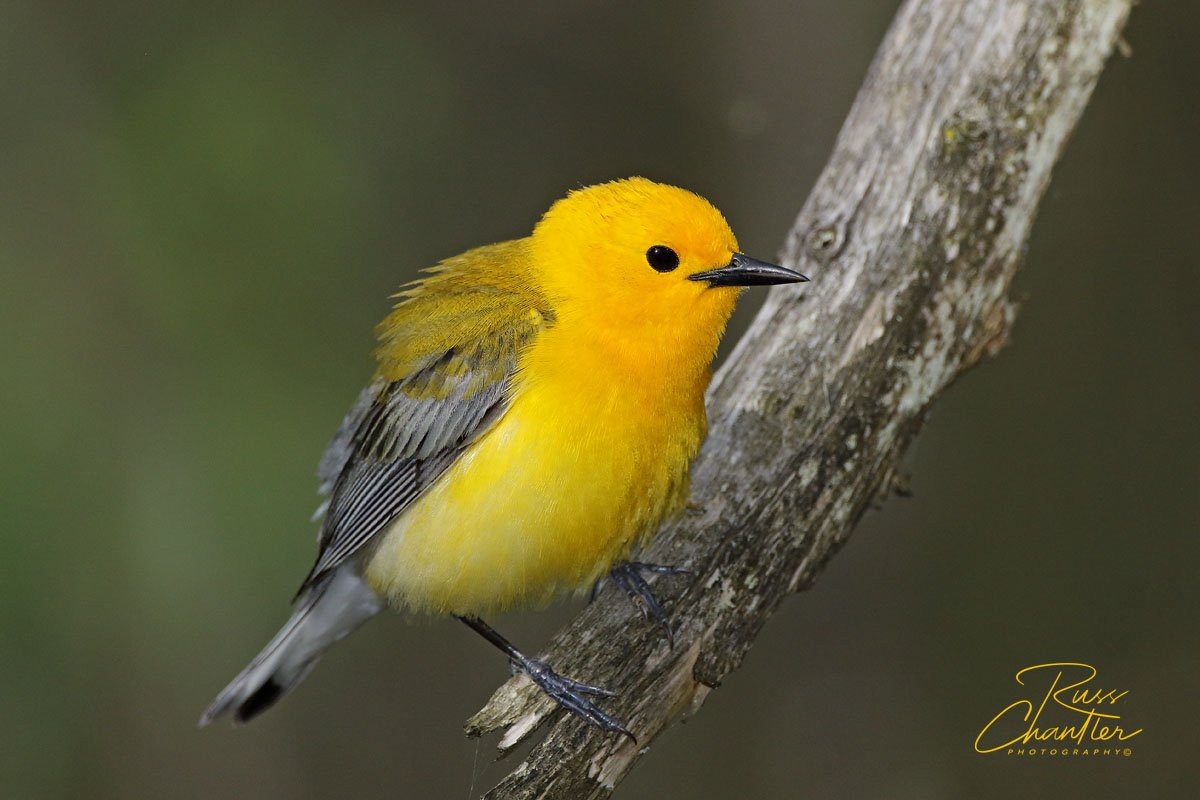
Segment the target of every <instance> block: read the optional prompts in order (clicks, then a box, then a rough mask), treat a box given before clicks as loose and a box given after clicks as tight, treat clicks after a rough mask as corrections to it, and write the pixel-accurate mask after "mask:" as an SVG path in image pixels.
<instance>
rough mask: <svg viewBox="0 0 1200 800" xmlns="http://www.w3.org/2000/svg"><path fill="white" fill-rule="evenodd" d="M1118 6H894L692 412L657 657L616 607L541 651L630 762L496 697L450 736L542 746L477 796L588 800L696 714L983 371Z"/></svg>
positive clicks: (537, 704)
mask: <svg viewBox="0 0 1200 800" xmlns="http://www.w3.org/2000/svg"><path fill="white" fill-rule="evenodd" d="M1130 6H1131V0H1004V1H1003V2H996V0H909V2H907V3H905V4H904V6H903V7H902V8H901V10H900V12H899V13H898V15H897V17H896V19H895V21H894V22H893V24H892V27H891V29H890V31H889V32H888V34H887V37H886V39H885V41H884V42H883V45H882V47H881V49H880V50H879V52H878V54H877V55H876V57H875V60H874V63H873V64H872V66H871V69H870V71H869V74H868V76H867V79H866V83H865V84H864V86H863V88H862V89H861V90H860V92H859V94H858V97H857V99H856V101H855V103H854V106H853V108H852V109H851V111H850V115H849V117H848V118H847V120H846V122H845V125H844V126H843V128H842V131H841V133H840V135H839V137H838V139H837V143H836V145H835V148H834V151H833V154H832V155H831V157H830V160H829V163H828V165H827V166H826V168H825V170H824V172H823V174H822V175H821V177H820V179H819V180H818V181H817V184H816V186H815V187H814V189H813V191H812V194H811V195H810V197H809V198H808V201H807V203H806V204H805V206H804V208H803V210H802V211H801V212H800V215H799V217H798V218H797V219H796V223H795V226H794V227H793V228H792V230H791V232H790V234H789V235H788V238H787V243H786V247H785V256H784V259H783V262H784V264H785V265H787V266H789V267H793V268H795V269H798V270H800V271H801V272H804V273H805V274H807V275H809V276H810V277H811V278H812V279H813V280H812V283H810V284H807V285H805V286H804V287H803V288H802V289H801V290H799V291H797V290H796V289H795V288H786V289H783V290H778V289H777V290H773V291H772V293H771V294H770V295H769V297H768V299H767V302H766V305H765V306H764V307H763V309H762V311H761V312H760V314H759V315H758V317H757V318H756V319H755V321H754V323H753V325H752V326H751V328H750V331H749V332H748V333H747V334H746V336H745V337H744V338H743V339H742V341H741V342H740V343H739V345H738V346H737V348H736V349H735V351H734V352H733V354H732V355H731V356H730V358H729V361H728V363H727V364H726V365H725V367H724V368H723V369H722V370H721V371H720V372H719V374H718V375H717V376H716V378H715V379H714V381H713V384H712V387H711V388H710V390H709V416H710V419H711V421H712V425H711V430H710V433H709V437H708V441H707V442H706V444H705V447H704V449H703V451H702V452H701V455H700V457H699V459H698V460H697V462H696V464H695V467H694V469H693V492H692V497H693V502H694V503H696V504H697V507H696V508H695V509H694V510H693V512H692V513H689V514H686V515H684V516H683V517H682V518H681V519H678V520H676V521H674V522H673V523H672V524H670V525H669V526H667V527H666V528H665V529H664V530H663V531H662V532H661V533H660V534H659V536H658V537H657V539H656V540H655V541H654V543H653V545H652V547H651V548H650V551H649V552H648V553H647V554H646V555H645V559H646V560H648V561H653V562H656V563H664V564H674V565H681V566H686V567H688V568H690V569H692V570H694V571H695V575H694V576H685V577H680V576H673V577H661V578H659V580H658V581H657V584H656V585H657V587H658V588H657V591H658V593H659V594H660V595H663V596H665V598H666V600H667V605H668V609H669V611H670V612H671V615H672V621H673V623H674V625H675V626H676V628H677V634H676V641H675V644H674V646H673V647H670V646H668V642H667V640H666V637H665V636H664V635H663V634H662V632H661V631H660V630H658V629H656V628H655V627H654V626H653V625H651V624H649V623H647V622H646V621H644V620H642V619H641V617H640V616H639V615H638V613H637V612H636V610H635V609H634V608H633V606H632V605H631V604H630V603H629V601H628V600H627V599H626V598H625V597H623V596H621V595H620V593H619V592H612V591H609V592H605V593H604V594H602V596H601V598H600V599H599V600H597V602H595V603H593V604H592V605H590V606H589V607H587V608H586V609H585V610H584V611H583V612H582V613H581V614H579V616H578V617H577V618H576V619H575V620H574V621H572V622H571V623H570V624H569V625H567V627H565V628H564V629H563V630H562V631H560V632H559V634H558V635H557V636H556V637H555V638H554V639H553V641H552V642H551V643H550V645H549V647H548V649H547V650H546V651H545V653H544V657H545V658H546V659H547V660H548V661H549V662H550V663H551V664H553V665H554V666H555V668H556V669H558V670H559V671H560V672H561V673H563V674H566V675H571V676H574V677H577V678H580V679H582V680H586V681H588V682H591V683H596V684H599V685H602V686H606V687H608V688H610V689H613V690H615V691H617V692H618V693H619V696H618V697H616V698H612V699H602V700H601V701H600V704H601V705H602V707H603V708H604V710H605V711H606V712H608V713H610V714H612V715H613V716H615V717H616V718H618V719H620V720H622V721H624V722H626V724H627V725H628V726H629V728H630V729H631V730H632V732H633V733H634V734H635V735H636V736H637V739H638V742H639V745H636V746H635V745H634V744H632V743H631V742H629V741H628V740H626V739H624V738H623V737H619V736H613V735H608V734H604V733H602V732H600V731H599V730H596V729H593V728H590V727H589V726H587V725H586V724H584V723H583V722H581V721H580V720H578V719H575V718H573V717H570V716H566V715H562V714H561V712H559V711H557V710H556V709H555V708H554V706H553V705H552V704H551V702H550V701H549V700H547V699H546V698H545V697H544V696H542V695H541V694H540V693H539V692H538V691H537V690H536V689H535V688H533V686H532V685H531V684H530V683H529V681H528V680H527V679H525V678H523V677H516V678H513V679H512V680H510V681H508V683H506V684H505V685H504V686H503V687H501V688H500V689H499V690H498V691H497V692H496V694H495V695H494V696H493V697H492V699H491V700H490V701H489V702H488V704H487V706H486V707H485V708H484V709H483V710H482V711H480V712H479V713H478V714H476V715H475V716H474V717H472V719H471V720H469V721H468V724H467V731H468V733H469V734H470V735H473V736H477V735H480V734H482V733H485V732H488V731H494V730H500V729H506V732H505V734H504V736H503V737H502V739H501V741H500V744H499V747H500V749H501V750H502V751H506V750H508V749H510V748H512V747H513V746H515V745H516V744H517V743H519V742H520V741H522V740H523V739H524V738H525V737H527V736H529V735H531V733H532V732H533V731H534V729H535V728H537V727H538V726H539V724H541V723H542V722H544V721H548V720H553V724H550V725H549V726H548V730H547V732H546V736H545V738H544V739H543V740H542V741H541V742H540V743H539V744H537V745H536V746H535V747H534V748H533V750H532V751H531V752H530V753H529V755H528V756H527V757H526V759H525V760H524V761H523V762H522V763H521V764H520V765H519V766H517V767H516V769H515V770H514V771H513V772H512V773H511V774H510V775H509V776H508V777H507V778H505V779H504V781H502V782H501V783H500V784H499V785H498V786H497V787H495V788H494V789H492V790H491V791H490V792H489V793H488V794H487V795H486V796H487V797H489V798H568V797H570V798H578V797H605V796H607V795H608V794H609V793H610V792H611V791H612V789H613V787H614V786H616V784H617V783H618V782H619V781H620V780H621V778H622V777H624V776H625V774H626V773H627V772H628V771H629V769H630V767H632V765H633V764H634V762H635V761H636V760H637V759H638V758H639V757H640V756H641V755H643V754H644V753H645V752H646V749H645V748H646V747H647V745H649V744H650V743H651V742H653V740H654V738H655V736H657V735H658V734H659V733H660V732H661V731H662V730H663V729H664V728H665V727H667V726H668V725H670V724H671V723H673V722H675V721H677V720H679V719H680V718H682V717H684V716H687V715H689V714H693V713H695V712H696V711H697V710H698V709H699V708H700V706H701V705H702V703H703V702H704V699H705V697H706V696H707V695H708V693H709V692H710V691H711V690H712V689H713V688H714V687H716V686H718V685H719V684H720V682H721V680H722V678H724V677H725V675H727V674H728V673H729V672H730V671H731V670H733V669H735V668H737V666H738V665H739V664H740V663H741V660H742V658H743V656H744V655H745V653H746V651H747V650H748V649H749V648H750V646H751V645H752V644H753V642H754V640H755V638H756V637H757V636H758V633H759V631H760V630H761V629H762V626H763V624H764V623H765V622H766V620H767V618H768V617H769V616H770V615H771V613H772V612H773V611H774V610H775V609H776V608H777V607H778V605H779V604H780V602H781V601H782V600H783V599H784V598H785V597H786V596H788V595H789V594H791V593H792V592H795V591H797V590H800V589H804V588H805V587H807V586H809V585H810V584H811V583H812V582H813V580H814V578H815V577H816V575H817V574H818V572H820V570H821V568H822V567H823V565H824V564H825V562H826V561H827V560H828V559H829V558H830V557H831V556H832V555H833V554H834V553H835V552H837V550H838V548H839V547H840V546H841V545H842V543H843V542H844V541H845V540H846V538H847V537H848V536H849V535H850V532H851V530H852V529H853V527H854V525H855V523H856V522H857V521H858V519H859V518H860V517H861V516H862V514H863V512H864V511H865V510H866V509H867V508H868V507H870V506H872V505H873V504H876V503H878V502H880V501H881V500H882V499H884V498H886V497H887V496H888V495H889V494H891V493H893V492H895V491H897V489H899V488H902V483H903V481H902V480H899V479H898V477H897V464H898V462H899V460H900V458H901V456H902V455H903V453H904V451H905V449H906V447H907V446H908V445H909V443H910V442H911V441H912V439H913V437H914V436H915V435H916V434H917V432H918V430H919V429H920V428H921V425H922V421H923V419H924V417H925V413H926V410H927V409H928V407H929V405H930V403H931V402H932V401H933V400H934V398H936V397H937V396H938V394H939V393H940V392H941V391H943V390H944V389H945V388H946V387H947V386H948V385H949V384H950V383H951V382H952V381H953V380H954V379H955V377H957V376H958V375H959V374H960V373H962V372H963V371H964V370H966V369H967V368H968V367H970V366H972V365H973V364H975V363H977V362H978V361H979V360H980V359H981V358H983V357H984V356H988V355H991V354H993V353H995V352H996V351H997V350H998V349H999V348H1001V347H1002V346H1003V345H1004V343H1005V341H1006V338H1007V336H1008V332H1009V329H1010V326H1011V325H1012V323H1013V319H1014V313H1015V306H1014V304H1013V303H1012V301H1011V300H1010V299H1009V298H1008V295H1007V292H1008V287H1009V284H1010V281H1011V280H1012V277H1013V274H1014V272H1015V271H1016V269H1017V267H1018V265H1019V264H1020V262H1021V259H1022V254H1023V251H1024V247H1025V242H1026V240H1027V238H1028V235H1029V229H1030V226H1031V224H1032V222H1033V219H1034V214H1035V211H1036V208H1037V203H1038V200H1039V199H1040V198H1041V196H1042V193H1043V192H1044V190H1045V188H1046V185H1047V183H1048V181H1049V179H1050V171H1051V168H1052V166H1053V165H1054V163H1055V161H1056V160H1057V159H1058V157H1059V155H1060V153H1061V152H1062V149H1063V146H1064V145H1065V143H1066V141H1067V138H1068V136H1069V134H1070V132H1071V130H1072V129H1073V128H1074V126H1075V125H1076V123H1077V122H1078V120H1079V118H1080V115H1081V114H1082V112H1083V109H1084V106H1085V104H1086V103H1087V100H1088V97H1089V96H1090V94H1091V92H1092V89H1093V87H1094V86H1095V84H1096V81H1097V79H1098V78H1099V76H1100V72H1101V70H1102V69H1103V66H1104V63H1105V61H1106V59H1107V58H1108V57H1109V55H1110V54H1111V52H1112V50H1113V48H1114V47H1120V46H1122V45H1123V43H1122V42H1121V41H1120V39H1119V37H1120V31H1121V29H1122V27H1123V25H1124V23H1125V21H1126V19H1127V17H1128V14H1129V11H1130Z"/></svg>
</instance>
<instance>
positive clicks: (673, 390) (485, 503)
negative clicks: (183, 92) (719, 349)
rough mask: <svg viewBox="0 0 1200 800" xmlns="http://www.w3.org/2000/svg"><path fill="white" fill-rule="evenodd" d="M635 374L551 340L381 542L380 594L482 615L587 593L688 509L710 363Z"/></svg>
mask: <svg viewBox="0 0 1200 800" xmlns="http://www.w3.org/2000/svg"><path fill="white" fill-rule="evenodd" d="M645 366H646V368H647V369H654V365H653V364H647V365H645ZM637 372H638V369H637V368H636V366H635V365H630V364H628V363H619V361H615V360H614V354H612V353H606V352H595V351H591V354H590V355H582V354H581V351H580V349H579V348H578V347H576V346H573V343H572V342H570V341H567V340H566V339H565V338H564V337H559V336H556V335H555V333H554V331H553V330H552V331H548V332H547V333H546V334H545V335H544V336H543V337H542V338H541V340H539V342H538V345H537V347H535V348H533V349H532V350H531V352H530V353H529V354H527V356H526V358H525V359H523V362H522V365H521V369H520V370H519V371H518V381H517V385H516V386H515V391H514V393H513V400H512V403H511V405H510V407H509V408H508V410H507V412H506V413H505V415H504V416H503V417H502V418H501V419H500V420H499V421H498V422H497V423H496V425H495V427H493V428H492V429H491V430H490V431H489V432H488V433H487V434H486V435H485V436H483V437H482V438H481V439H480V440H478V441H477V442H475V443H474V445H472V446H471V448H470V449H469V450H468V451H467V452H466V453H464V454H463V456H462V457H460V458H459V460H458V461H457V462H455V464H454V465H453V466H451V467H450V469H449V470H447V472H446V473H445V474H444V475H443V476H442V477H441V478H440V479H439V480H438V481H437V482H436V483H435V484H434V485H433V486H431V487H430V488H429V489H428V490H427V491H426V492H425V494H424V495H422V496H421V497H420V498H419V499H418V500H416V501H415V502H414V503H413V504H412V505H411V506H410V507H409V508H408V509H407V510H405V512H404V513H403V514H402V515H401V516H400V517H399V518H398V519H397V520H396V521H395V522H394V523H393V524H392V526H391V527H390V528H389V529H388V530H387V531H386V532H385V533H384V534H382V535H381V536H380V542H379V544H378V545H377V547H376V548H375V549H374V551H373V552H372V554H371V555H370V557H369V560H368V563H367V569H366V574H367V578H368V580H369V581H370V583H371V586H372V587H373V588H374V589H375V590H376V591H378V592H380V593H382V594H385V595H387V596H388V597H389V598H390V599H391V601H392V603H393V604H394V605H396V606H398V607H404V608H408V609H412V610H420V611H429V612H452V613H458V614H477V615H485V614H487V613H489V612H491V611H494V610H497V609H502V608H506V607H509V606H513V605H528V604H538V603H544V602H547V601H548V600H550V599H551V598H552V597H553V595H554V594H555V593H557V592H560V591H563V590H582V589H586V588H588V587H590V586H591V584H592V582H594V581H595V580H596V579H597V578H598V577H600V576H601V575H603V574H604V573H605V572H607V570H608V569H609V567H610V566H611V565H612V564H613V562H614V561H616V560H618V559H621V558H623V557H624V556H625V555H626V554H628V552H629V550H630V549H631V547H633V546H634V545H635V544H637V543H638V542H639V541H641V540H643V539H644V538H645V537H648V536H649V535H651V534H653V533H654V531H655V530H656V529H657V528H658V526H659V524H660V522H661V521H662V518H663V517H664V516H665V515H667V514H668V513H670V512H671V511H673V510H675V509H677V508H679V507H681V506H682V505H683V503H684V502H685V501H686V499H687V475H688V467H689V464H690V462H691V460H692V458H693V457H694V456H695V454H696V452H697V450H698V449H699V446H700V442H701V441H702V439H703V438H704V432H705V418H704V404H703V392H704V388H705V386H706V385H707V382H708V372H707V368H706V367H705V368H704V369H703V370H691V371H688V372H680V373H679V374H677V375H675V377H674V378H673V379H671V380H665V379H664V378H663V376H662V375H661V374H660V375H656V376H649V375H639V374H637ZM677 372H678V371H677Z"/></svg>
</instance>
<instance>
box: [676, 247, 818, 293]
mask: <svg viewBox="0 0 1200 800" xmlns="http://www.w3.org/2000/svg"><path fill="white" fill-rule="evenodd" d="M688 280H690V281H708V285H709V286H771V285H774V284H776V283H803V282H804V281H806V280H808V278H806V277H804V276H803V275H801V274H800V273H799V272H793V271H792V270H790V269H787V268H786V267H779V266H776V265H775V264H768V263H767V262H766V261H759V260H758V259H756V258H751V257H750V256H744V255H742V254H741V253H734V254H733V258H731V259H730V260H729V264H728V265H727V266H724V267H718V268H717V269H710V270H708V271H706V272H697V273H696V274H695V275H688Z"/></svg>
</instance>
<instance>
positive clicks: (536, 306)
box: [297, 274, 553, 596]
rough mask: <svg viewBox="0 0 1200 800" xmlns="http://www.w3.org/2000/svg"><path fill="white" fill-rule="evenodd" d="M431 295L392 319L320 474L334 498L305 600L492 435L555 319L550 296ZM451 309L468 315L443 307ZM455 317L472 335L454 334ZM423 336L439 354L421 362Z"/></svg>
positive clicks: (421, 294)
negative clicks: (524, 363) (374, 371)
mask: <svg viewBox="0 0 1200 800" xmlns="http://www.w3.org/2000/svg"><path fill="white" fill-rule="evenodd" d="M434 277H435V278H441V276H439V275H436V274H435V276H434ZM431 281H432V279H431ZM427 282H430V281H427ZM422 288H423V287H418V288H417V289H415V290H410V292H409V294H408V295H407V296H406V297H405V298H404V299H403V300H402V302H401V303H400V304H399V305H397V307H396V311H395V312H393V315H392V317H389V320H388V321H387V322H385V325H386V326H387V327H386V329H384V335H383V337H382V338H383V339H384V344H383V346H381V348H380V360H381V366H380V372H379V376H378V377H377V378H376V379H375V380H374V381H373V382H372V383H371V384H370V385H369V386H367V387H366V388H365V389H364V390H363V391H362V392H361V393H360V394H359V396H358V399H357V400H356V402H355V403H354V406H353V407H352V408H351V410H350V413H349V414H347V415H346V418H345V419H344V420H343V421H342V425H341V426H340V427H339V428H338V431H337V433H336V434H335V435H334V437H333V440H332V441H331V442H330V444H329V447H328V448H327V449H326V451H325V455H324V456H323V457H322V459H321V463H320V466H319V467H318V470H317V475H318V478H319V480H320V489H321V493H322V494H326V495H328V498H329V499H328V500H327V502H326V504H325V505H324V506H323V507H322V510H323V511H324V520H323V523H322V526H321V533H320V536H319V539H318V544H319V552H318V555H317V559H316V563H315V564H314V565H313V568H312V570H311V572H310V573H309V575H308V577H307V578H305V580H304V583H303V584H302V586H301V588H300V592H298V593H297V596H299V594H301V593H303V592H304V590H305V589H307V588H309V587H310V586H312V585H313V584H314V583H316V582H317V581H318V580H319V579H320V578H321V576H323V575H325V574H327V573H328V572H329V571H330V570H333V569H335V568H337V567H338V566H339V565H340V564H342V563H343V562H344V561H346V559H348V558H350V557H352V556H353V555H354V554H355V553H357V552H358V551H359V550H361V549H362V548H363V546H364V545H366V544H367V543H368V542H370V541H371V539H372V538H373V537H375V536H376V535H377V534H378V533H380V532H381V531H383V530H385V529H386V528H387V527H388V525H389V524H390V523H391V522H392V520H394V519H395V518H396V517H397V516H398V515H399V514H400V513H401V512H403V510H404V509H405V508H406V507H407V506H408V504H409V503H411V502H412V501H413V500H415V499H416V498H417V497H418V496H420V494H421V492H422V491H424V490H425V489H426V488H427V487H428V486H429V485H430V484H432V483H433V482H434V481H435V480H437V478H438V477H439V476H440V475H442V473H444V472H445V471H446V469H448V468H449V467H450V465H451V464H453V463H454V461H455V460H456V459H457V458H458V457H459V455H461V454H462V452H463V451H464V450H465V449H466V448H467V447H469V446H470V444H471V443H472V442H473V441H475V440H476V439H477V438H478V437H479V436H481V435H482V434H483V433H485V432H486V431H487V430H488V429H489V428H491V426H492V425H493V424H494V423H495V421H496V420H497V419H499V417H500V416H501V415H502V414H503V412H504V410H505V409H506V408H507V407H508V402H509V400H510V397H509V390H510V387H511V378H512V375H513V373H514V371H515V370H516V366H517V359H518V357H519V354H520V352H521V350H522V349H523V348H525V347H526V346H528V345H529V343H530V342H532V341H533V340H534V338H535V337H536V336H537V334H538V333H539V332H540V331H541V330H542V329H543V328H544V327H545V326H546V325H548V324H549V323H550V322H551V321H552V320H553V315H552V313H551V312H550V311H549V307H548V305H547V304H545V302H544V299H543V298H541V297H540V295H537V294H534V293H530V292H528V291H509V292H504V291H498V290H497V288H496V287H495V286H488V285H485V286H481V287H479V288H478V290H477V291H471V288H470V287H469V286H455V287H453V292H451V293H450V294H449V295H447V294H442V293H438V294H434V292H432V291H427V292H426V291H422V290H421V289H422ZM430 299H436V300H437V301H438V302H437V303H436V304H432V303H429V302H428V300H430ZM447 302H451V303H455V304H457V305H459V306H460V308H458V309H446V308H444V307H435V306H443V305H444V304H445V303H447ZM456 312H457V313H456ZM447 318H449V319H452V320H457V321H458V323H459V324H458V327H460V328H461V329H462V331H463V334H464V335H462V336H459V337H457V338H455V337H454V336H452V335H448V333H447ZM468 322H469V323H470V324H467V323H468ZM434 328H436V330H433V329H434ZM422 337H424V338H425V339H426V340H432V341H434V342H435V343H436V345H437V347H436V348H426V349H425V353H424V354H422V355H418V356H415V357H414V356H413V352H414V351H415V352H418V353H419V352H420V350H421V349H422V348H421V343H422ZM389 347H390V348H392V349H391V350H389ZM396 350H399V355H397V353H396V352H395V351H396ZM401 356H402V357H401ZM397 362H400V363H401V364H402V366H400V367H398V366H397ZM318 513H320V511H318Z"/></svg>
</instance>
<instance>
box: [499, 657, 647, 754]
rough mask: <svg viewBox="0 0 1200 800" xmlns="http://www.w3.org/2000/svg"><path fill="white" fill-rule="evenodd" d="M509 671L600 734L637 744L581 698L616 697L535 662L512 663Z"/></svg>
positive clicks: (630, 735) (611, 720)
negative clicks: (591, 725)
mask: <svg viewBox="0 0 1200 800" xmlns="http://www.w3.org/2000/svg"><path fill="white" fill-rule="evenodd" d="M512 668H513V672H523V673H525V674H526V675H528V676H529V679H530V680H531V681H533V682H534V683H535V684H537V687H538V688H539V689H541V690H542V691H543V692H545V693H546V695H547V696H548V697H549V698H550V699H551V700H553V701H554V702H556V703H558V704H559V705H560V706H562V707H563V708H565V709H566V710H567V711H570V712H571V713H572V714H574V715H575V716H577V717H581V718H582V719H584V720H585V721H587V722H590V723H591V724H593V725H595V726H596V727H597V728H600V729H602V730H606V731H610V732H612V733H619V734H621V735H622V736H627V737H629V739H630V740H631V741H632V742H633V743H634V744H637V737H636V736H634V735H633V734H632V733H630V732H629V731H628V730H627V729H626V728H625V726H624V725H622V724H621V723H619V722H617V721H616V720H615V719H613V718H612V717H610V716H609V715H608V714H605V713H604V712H603V711H601V710H600V709H598V708H596V706H595V705H593V704H592V702H591V701H590V700H588V699H587V698H585V697H584V696H583V695H585V694H588V695H593V696H597V697H615V696H616V693H615V692H610V691H609V690H608V689H602V688H600V687H599V686H592V685H591V684H587V683H580V682H579V681H576V680H572V679H571V678H568V677H565V676H563V675H559V674H558V673H557V672H555V671H554V670H552V669H550V665H549V664H547V663H546V662H544V661H538V660H537V659H535V658H523V659H522V660H516V659H514V660H513V661H512Z"/></svg>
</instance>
